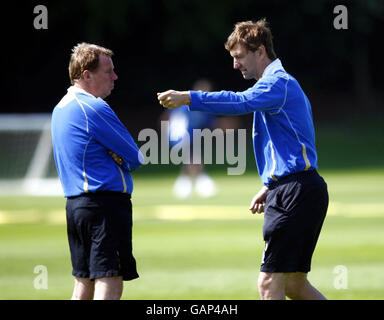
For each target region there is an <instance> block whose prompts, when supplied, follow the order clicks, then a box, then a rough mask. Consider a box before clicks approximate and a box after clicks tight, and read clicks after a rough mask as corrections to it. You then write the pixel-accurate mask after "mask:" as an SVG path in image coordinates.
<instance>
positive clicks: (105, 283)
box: [94, 277, 123, 300]
mask: <svg viewBox="0 0 384 320" xmlns="http://www.w3.org/2000/svg"><path fill="white" fill-rule="evenodd" d="M122 294H123V279H122V277H105V278H99V279H96V280H95V294H94V299H95V300H120V298H121V295H122Z"/></svg>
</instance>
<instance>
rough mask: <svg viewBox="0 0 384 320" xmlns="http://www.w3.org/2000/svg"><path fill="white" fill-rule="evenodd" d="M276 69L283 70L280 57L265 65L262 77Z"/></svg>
mask: <svg viewBox="0 0 384 320" xmlns="http://www.w3.org/2000/svg"><path fill="white" fill-rule="evenodd" d="M278 70H282V71H284V72H285V70H284V68H283V65H282V64H281V61H280V59H275V60H273V61H272V62H271V63H270V64H269V65H267V67H266V68H265V69H264V72H263V77H264V76H266V75H269V74H273V73H275V72H276V71H278Z"/></svg>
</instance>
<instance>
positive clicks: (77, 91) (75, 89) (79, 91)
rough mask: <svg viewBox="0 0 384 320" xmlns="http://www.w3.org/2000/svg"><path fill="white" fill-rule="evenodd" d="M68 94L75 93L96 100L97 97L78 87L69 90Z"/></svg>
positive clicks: (71, 87)
mask: <svg viewBox="0 0 384 320" xmlns="http://www.w3.org/2000/svg"><path fill="white" fill-rule="evenodd" d="M68 93H74V94H75V93H83V94H86V95H89V96H91V97H93V98H95V99H96V97H95V96H94V95H92V94H90V93H89V92H87V91H85V90H84V89H82V88H79V87H76V86H70V87H69V88H68Z"/></svg>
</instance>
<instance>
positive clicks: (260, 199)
mask: <svg viewBox="0 0 384 320" xmlns="http://www.w3.org/2000/svg"><path fill="white" fill-rule="evenodd" d="M225 48H226V49H227V50H228V51H229V53H230V55H231V56H232V58H233V67H234V68H235V69H238V70H239V71H240V72H241V73H242V75H243V78H244V79H247V80H248V79H255V80H256V83H255V84H254V85H253V86H252V87H250V88H249V89H247V90H245V91H244V92H232V91H220V92H202V91H193V90H191V91H175V90H168V91H165V92H163V93H158V99H159V102H160V104H161V105H163V106H164V107H165V108H170V109H173V108H178V107H180V106H181V105H189V109H190V110H191V111H194V110H198V111H204V112H209V113H213V114H222V115H241V114H247V113H253V115H254V120H253V129H252V135H253V144H254V153H255V158H256V163H257V167H258V171H259V174H260V177H261V180H262V182H263V187H262V189H261V190H260V191H259V192H258V193H257V194H256V195H255V196H254V197H253V199H252V201H251V205H250V208H249V209H250V210H251V212H252V213H256V212H258V213H261V212H264V213H265V214H264V226H263V237H264V241H265V250H264V254H263V259H262V263H261V268H260V275H259V279H258V288H259V294H260V297H261V299H285V298H286V297H287V296H288V297H289V298H291V299H325V297H324V296H323V295H322V294H321V293H320V292H319V291H318V290H317V289H316V288H314V287H313V286H312V285H311V284H310V282H309V281H308V279H307V274H308V272H309V271H310V268H311V260H312V255H313V252H314V249H315V246H316V243H317V240H318V237H319V234H320V231H321V228H322V225H323V221H324V218H325V216H326V212H327V208H328V191H327V185H326V183H325V182H324V180H323V178H322V177H320V176H319V174H318V173H317V170H316V169H317V153H316V148H315V132H314V127H313V120H312V111H311V104H310V102H309V100H308V98H307V96H306V95H305V93H304V92H303V90H302V89H301V87H300V85H299V83H298V82H297V80H296V79H295V78H294V77H292V76H291V75H290V74H288V73H287V72H286V71H285V69H284V68H283V66H282V64H281V61H280V60H279V59H278V58H277V57H276V54H275V52H274V49H273V41H272V33H271V30H270V29H269V27H268V25H267V22H266V20H265V19H261V20H259V21H257V22H252V21H245V22H240V23H237V24H236V25H235V29H234V31H233V32H232V34H231V35H230V36H229V37H228V40H227V42H226V44H225Z"/></svg>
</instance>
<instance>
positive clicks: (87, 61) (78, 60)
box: [68, 42, 113, 85]
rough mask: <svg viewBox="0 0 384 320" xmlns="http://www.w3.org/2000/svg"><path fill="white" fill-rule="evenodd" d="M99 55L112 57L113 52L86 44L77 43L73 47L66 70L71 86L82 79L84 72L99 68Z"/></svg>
mask: <svg viewBox="0 0 384 320" xmlns="http://www.w3.org/2000/svg"><path fill="white" fill-rule="evenodd" d="M101 54H104V55H106V56H109V57H112V55H113V52H112V50H109V49H106V48H103V47H101V46H98V45H96V44H90V43H86V42H82V43H79V44H77V45H76V46H75V47H73V49H72V54H71V59H70V61H69V68H68V70H69V79H70V80H71V84H72V85H74V84H75V83H76V81H77V80H79V79H81V78H82V75H83V72H84V71H85V70H89V71H95V70H97V67H98V66H99V56H100V55H101Z"/></svg>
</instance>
